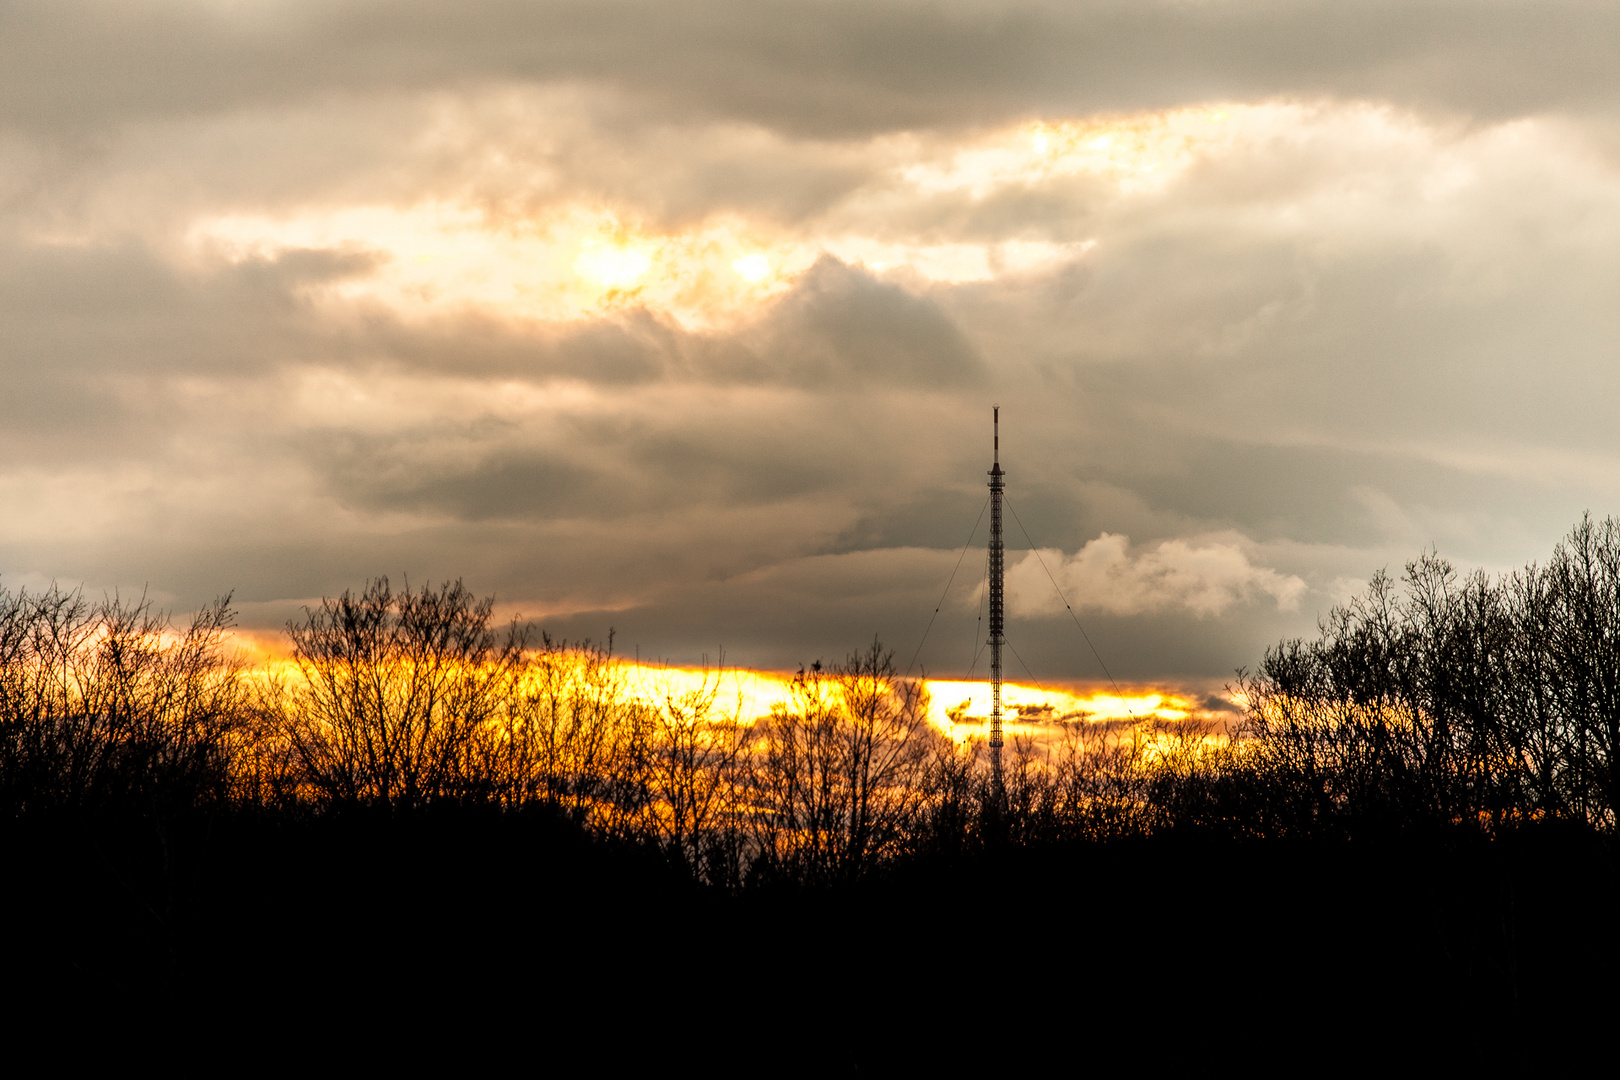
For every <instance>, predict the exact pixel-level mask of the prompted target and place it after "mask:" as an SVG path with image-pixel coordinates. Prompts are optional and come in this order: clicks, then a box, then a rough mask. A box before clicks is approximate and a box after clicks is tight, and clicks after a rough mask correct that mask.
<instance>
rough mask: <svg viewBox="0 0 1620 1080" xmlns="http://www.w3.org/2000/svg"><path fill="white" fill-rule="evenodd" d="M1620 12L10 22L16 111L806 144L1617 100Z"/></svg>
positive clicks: (395, 10) (1468, 9)
mask: <svg viewBox="0 0 1620 1080" xmlns="http://www.w3.org/2000/svg"><path fill="white" fill-rule="evenodd" d="M1617 20H1620V14H1617V13H1616V12H1615V11H1614V10H1613V9H1612V8H1610V7H1608V6H1606V5H1596V4H1583V3H1575V2H1567V3H1520V2H1500V0H1499V2H1494V3H1460V2H1455V0H1442V2H1429V3H1412V2H1403V3H1396V2H1389V0H1378V2H1372V3H1325V2H1323V3H1306V4H1281V3H1276V2H1270V0H1255V2H1234V3H1219V4H1186V3H1123V2H1117V0H1110V2H1102V3H1086V4H1079V3H1069V4H1050V3H1026V4H1019V5H1011V6H1010V5H1007V4H1003V3H955V4H942V3H928V4H924V3H909V2H907V3H888V4H873V3H832V4H829V3H763V4H762V3H737V2H731V0H710V2H707V3H694V4H682V5H678V6H671V5H668V4H663V3H655V2H621V3H604V2H593V3H588V4H587V3H578V2H571V3H541V4H536V3H527V2H525V3H518V2H515V0H509V2H501V3H485V4H480V5H478V6H476V7H472V8H469V7H468V6H467V5H465V4H452V3H446V2H424V0H418V2H415V3H398V2H391V3H386V4H385V3H379V2H375V0H354V2H350V3H340V4H334V3H321V4H316V3H287V4H282V5H271V6H268V7H258V6H254V7H247V6H244V5H230V6H212V5H207V6H205V5H201V4H187V3H179V2H172V3H168V4H163V5H153V4H147V5H140V6H136V7H130V6H127V5H122V4H114V3H109V2H83V0H81V2H78V3H68V2H61V0H53V2H51V3H45V2H40V0H36V2H33V3H17V4H12V5H9V6H8V7H7V9H6V15H5V16H4V21H3V23H0V41H3V42H5V43H6V45H5V46H4V47H3V49H0V72H3V73H4V75H3V76H0V101H4V102H6V103H7V104H6V107H5V109H4V113H3V115H4V118H5V119H4V122H5V123H6V124H7V125H9V126H14V127H16V126H22V127H27V128H31V129H33V130H35V131H45V130H49V131H54V132H62V131H66V130H72V129H74V128H79V129H81V130H82V129H94V128H95V127H98V126H100V125H104V124H108V123H121V122H124V121H126V120H128V119H131V118H136V117H142V116H157V115H196V114H198V113H201V112H213V111H221V110H235V109H242V108H249V107H258V106H263V105H266V104H284V103H288V102H296V101H307V100H311V99H315V98H320V97H324V96H328V95H330V94H332V93H334V92H338V91H352V90H362V91H364V90H371V89H387V90H400V89H405V90H412V89H422V88H450V87H463V86H465V85H466V84H467V83H468V82H469V81H479V80H484V81H508V80H516V81H542V82H548V81H592V82H599V83H604V84H607V85H614V86H620V87H624V88H626V89H628V90H631V91H633V92H635V93H637V94H639V95H642V96H645V97H647V98H649V99H650V100H652V101H654V102H657V103H660V104H661V105H662V106H663V107H664V108H670V107H674V108H677V109H679V108H685V109H689V110H699V111H701V112H704V113H707V114H710V115H718V116H729V117H736V118H740V119H746V120H749V121H754V122H759V123H763V124H766V125H768V126H772V127H778V128H781V129H783V130H793V131H797V132H801V133H811V132H816V133H823V134H835V133H836V134H849V133H856V132H871V131H878V130H893V129H899V128H913V127H929V126H938V125H942V124H943V125H946V126H952V125H956V124H961V123H964V122H967V123H975V122H979V123H982V122H992V121H997V120H1001V119H1003V118H1006V117H1009V116H1017V115H1020V114H1027V113H1029V112H1048V111H1057V112H1061V113H1076V112H1082V113H1084V112H1096V111H1108V110H1132V109H1141V108H1154V107H1161V106H1166V105H1171V104H1178V103H1181V102H1184V101H1188V100H1199V99H1203V100H1210V99H1219V98H1254V97H1264V96H1272V95H1279V94H1281V95H1299V94H1304V95H1319V94H1320V95H1333V96H1353V97H1354V96H1376V97H1380V98H1387V99H1391V100H1396V101H1400V102H1403V103H1406V104H1409V105H1413V106H1416V107H1421V108H1438V109H1442V110H1450V111H1456V112H1462V113H1467V114H1473V115H1480V116H1504V115H1521V114H1526V113H1535V112H1542V111H1546V110H1549V109H1557V108H1561V107H1569V106H1572V105H1576V106H1581V107H1584V106H1587V105H1590V104H1592V103H1594V102H1601V103H1603V104H1604V105H1605V106H1612V104H1613V102H1614V98H1615V89H1616V85H1617V83H1616V80H1617V78H1620V76H1617V75H1616V71H1617V70H1620V64H1617V63H1616V51H1615V50H1616V46H1615V44H1614V43H1615V42H1616V41H1620V32H1617V31H1620V25H1617Z"/></svg>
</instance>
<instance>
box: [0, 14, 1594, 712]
mask: <svg viewBox="0 0 1620 1080" xmlns="http://www.w3.org/2000/svg"><path fill="white" fill-rule="evenodd" d="M1617 331H1620V7H1616V6H1614V5H1612V4H1600V3H1558V2H1546V0H1540V2H1536V3H1500V2H1490V0H1479V2H1468V3H1460V2H1447V3H1434V2H1425V0H1400V2H1389V3H1383V2H1379V3H1360V2H1353V0H1334V2H1324V3H1282V2H1270V0H1268V2H1257V0H1175V2H1163V3H1155V2H1151V0H1130V2H1119V3H1090V2H1077V0H1068V2H1063V3H993V4H992V3H978V2H937V3H920V2H917V3H914V2H901V3H897V2H888V0H860V2H850V3H842V2H769V0H696V2H691V3H682V4H671V3H668V2H667V0H655V2H619V0H591V2H589V3H550V2H544V0H539V2H536V0H523V2H517V0H509V2H484V3H467V2H464V0H463V2H456V3H450V2H426V0H389V2H387V3H382V2H380V0H363V2H362V0H320V2H313V0H309V2H304V0H147V2H142V3H131V2H129V0H116V2H115V0H49V2H34V0H12V2H10V3H7V4H6V5H4V6H3V7H0V369H3V372H4V379H5V393H4V394H3V395H0V508H3V509H0V586H3V587H6V588H11V589H17V588H28V589H38V588H41V587H44V586H47V585H49V583H51V582H52V581H56V582H60V583H62V584H64V585H68V586H79V585H82V586H83V587H84V588H85V589H86V591H87V592H88V593H90V594H92V595H97V596H99V595H100V594H102V593H104V592H105V593H109V594H110V593H112V592H114V591H117V592H118V593H119V594H120V595H124V596H130V595H137V594H140V593H142V592H144V593H145V594H146V595H147V596H148V597H150V598H152V599H153V600H154V601H156V602H157V603H158V604H160V605H162V606H164V607H167V608H169V609H171V610H174V611H176V612H185V611H189V610H194V609H196V608H197V607H199V606H201V605H203V604H206V603H208V602H209V601H211V600H212V599H213V598H215V597H216V596H219V595H221V594H224V593H227V592H230V593H232V594H233V597H234V602H235V604H236V606H237V608H238V610H239V612H240V619H241V622H242V625H243V627H244V628H245V629H246V630H248V631H253V632H262V633H263V634H265V635H269V636H274V632H275V631H276V629H277V628H279V627H282V626H284V625H285V623H286V622H287V620H288V619H290V618H297V617H298V616H299V614H300V612H301V609H302V606H303V605H307V604H311V603H318V601H319V599H320V598H321V597H323V596H333V595H336V594H337V593H339V592H341V591H343V590H344V589H347V588H358V587H360V586H361V585H363V583H364V582H365V581H366V580H367V579H370V578H374V577H377V576H379V575H388V576H389V577H390V579H391V580H392V581H393V582H394V583H395V584H396V586H397V585H398V584H400V583H401V582H403V581H405V580H406V579H408V580H409V581H410V582H411V583H412V584H413V585H419V584H422V583H425V582H438V581H444V580H451V579H456V578H460V579H462V580H464V581H465V582H466V584H467V585H468V587H469V588H471V589H473V590H474V591H475V592H477V593H479V594H481V595H488V594H493V595H494V596H495V597H496V598H497V601H498V603H499V610H500V611H501V612H502V613H503V615H510V614H514V613H521V614H522V615H523V616H525V617H526V618H530V619H533V620H534V621H535V624H536V625H537V626H539V627H543V628H544V629H545V630H546V631H547V632H549V633H550V634H551V635H552V636H553V637H564V638H569V639H575V638H584V637H591V638H594V639H597V640H601V639H603V638H605V637H606V636H607V634H608V632H609V631H610V629H611V630H612V631H613V632H614V633H615V635H616V637H615V647H616V648H617V649H619V650H620V651H623V652H625V653H627V654H629V653H634V654H635V655H638V656H640V657H643V658H656V659H661V660H665V661H668V662H669V663H671V664H676V665H685V666H695V665H698V664H700V663H701V662H702V661H703V658H704V657H708V658H709V660H710V661H711V662H716V661H718V660H719V659H720V658H721V657H723V658H724V661H725V663H727V664H732V665H739V666H742V667H746V668H754V669H760V670H776V671H781V670H792V669H793V668H795V667H796V666H798V665H799V664H807V663H809V662H811V661H813V660H816V659H823V660H827V661H836V660H837V659H839V658H841V657H843V656H845V655H847V654H848V653H849V652H851V651H853V650H856V649H859V648H861V647H862V646H864V645H866V644H868V643H870V642H871V641H872V640H873V638H874V637H876V638H878V639H880V640H881V641H882V642H883V643H884V644H885V645H886V646H889V647H891V648H893V649H894V650H895V653H896V655H897V657H898V659H899V661H900V662H901V664H902V666H904V665H905V663H906V662H908V661H910V660H912V659H913V658H915V663H916V664H917V665H918V666H919V667H920V668H922V669H926V670H927V671H929V672H931V673H934V674H936V675H939V676H944V677H952V678H963V677H965V676H967V675H968V674H969V672H970V669H971V670H976V671H977V673H978V674H979V675H982V674H983V665H984V663H985V660H984V659H983V657H982V656H981V657H980V658H979V659H978V660H977V664H978V666H977V668H976V669H973V668H971V665H972V664H973V663H974V655H975V642H976V641H977V640H978V634H979V630H980V623H979V621H978V620H979V614H980V611H981V605H982V602H983V584H982V583H983V578H984V565H985V560H984V550H983V545H984V543H985V530H986V527H987V523H986V522H982V521H981V522H980V524H979V525H978V527H977V531H976V532H975V531H974V529H975V522H976V520H979V515H980V513H981V511H982V509H983V507H984V505H985V500H986V498H987V492H986V489H985V481H986V478H985V472H986V470H987V469H988V468H989V466H990V437H991V431H990V416H991V406H992V405H993V404H999V405H1000V407H1001V418H1002V427H1001V448H1002V454H1001V460H1002V465H1003V467H1004V468H1005V469H1006V471H1007V474H1008V497H1009V500H1010V505H1011V508H1012V514H1010V515H1009V517H1008V538H1007V539H1008V565H1009V570H1008V603H1009V625H1008V637H1009V640H1010V642H1011V644H1012V646H1013V649H1014V651H1015V656H1010V657H1009V660H1008V665H1009V675H1010V676H1012V675H1016V676H1017V677H1018V678H1020V679H1022V680H1024V681H1026V682H1028V683H1029V684H1031V685H1036V684H1044V683H1048V682H1050V683H1054V684H1055V683H1065V682H1067V683H1083V682H1087V681H1091V682H1096V681H1098V680H1106V679H1108V678H1110V677H1111V678H1113V679H1116V680H1118V681H1119V682H1120V683H1122V684H1133V685H1144V686H1161V687H1181V688H1192V690H1198V689H1199V688H1205V689H1207V688H1212V687H1218V686H1219V685H1220V684H1221V683H1222V682H1223V681H1224V680H1227V679H1230V678H1231V676H1232V673H1233V671H1234V669H1236V668H1238V667H1240V666H1248V667H1253V666H1254V664H1255V663H1256V662H1257V661H1258V660H1259V658H1260V657H1261V655H1262V654H1263V653H1264V650H1265V649H1266V648H1267V647H1268V645H1271V644H1274V643H1276V642H1277V641H1278V640H1280V639H1282V638H1285V637H1293V636H1298V635H1306V636H1309V635H1310V634H1312V633H1313V632H1314V628H1315V626H1316V622H1317V619H1318V618H1319V617H1320V615H1321V614H1322V613H1324V612H1325V611H1326V610H1327V609H1329V608H1330V607H1331V606H1332V605H1334V604H1336V603H1341V602H1343V601H1344V600H1346V599H1347V598H1348V597H1350V596H1352V595H1353V594H1355V593H1356V592H1358V591H1359V590H1360V589H1362V588H1363V587H1364V586H1365V583H1366V582H1367V580H1368V578H1370V577H1371V576H1372V575H1373V574H1374V573H1375V572H1377V571H1378V570H1380V569H1387V570H1388V571H1390V572H1391V573H1395V574H1398V573H1399V572H1400V568H1401V566H1402V565H1403V564H1404V563H1405V562H1406V561H1408V560H1410V559H1412V558H1413V557H1415V556H1416V555H1418V554H1419V553H1420V552H1421V551H1423V550H1425V549H1427V548H1435V549H1437V550H1438V551H1439V552H1440V553H1441V554H1442V555H1445V556H1447V557H1449V558H1450V559H1452V560H1453V562H1454V563H1456V564H1457V565H1458V566H1459V567H1462V568H1472V567H1483V568H1485V569H1487V570H1491V571H1499V570H1504V569H1508V568H1512V567H1515V566H1520V565H1523V564H1524V563H1526V562H1528V561H1531V560H1535V559H1544V558H1545V557H1546V556H1547V554H1548V553H1549V552H1550V551H1551V549H1552V546H1553V545H1554V544H1555V543H1556V542H1557V540H1558V539H1559V537H1561V536H1562V535H1563V534H1564V533H1566V532H1567V531H1568V530H1569V528H1570V527H1571V526H1572V525H1573V524H1574V523H1575V522H1576V521H1577V520H1578V519H1579V517H1580V515H1581V514H1582V513H1584V512H1587V511H1591V512H1592V513H1593V514H1595V515H1597V516H1603V515H1605V514H1607V513H1610V512H1612V511H1614V510H1616V509H1617V507H1616V503H1617V501H1620V498H1617V497H1620V426H1617V425H1616V424H1614V423H1613V422H1612V420H1611V415H1612V413H1613V410H1614V406H1615V404H1616V402H1617V401H1620V393H1617V392H1620V363H1617V361H1620V334H1617ZM970 536H971V542H970ZM964 545H967V546H966V548H965V549H964ZM1032 546H1033V547H1035V548H1037V549H1039V558H1037V557H1036V556H1035V555H1033V554H1031V552H1030V548H1031V547H1032ZM964 550H965V551H966V554H965V555H963V552H964ZM959 560H960V569H959V570H956V571H955V572H954V577H953V576H952V575H953V567H956V566H957V565H958V562H959ZM948 581H949V582H950V588H949V589H947V588H946V584H947V582H948ZM1054 583H1055V584H1056V586H1058V588H1054ZM1060 590H1061V595H1062V597H1063V599H1059V595H1060ZM942 597H943V599H942ZM1066 605H1067V606H1068V607H1072V610H1073V612H1074V616H1075V618H1074V619H1071V618H1070V614H1069V611H1068V610H1067V608H1066ZM936 607H938V608H939V612H938V614H937V616H936V615H935V612H934V609H935V608H936ZM931 619H932V626H931V627H930V620H931ZM1076 619H1077V620H1078V622H1079V624H1080V626H1079V627H1077V625H1076ZM1081 627H1083V630H1084V633H1083V634H1082V633H1081V629H1080V628H1081ZM925 630H926V632H927V637H926V641H925V640H924V632H925ZM1088 641H1089V644H1088ZM1105 669H1106V670H1105ZM1190 692H1192V691H1189V693H1190ZM1189 700H1196V698H1191V699H1189Z"/></svg>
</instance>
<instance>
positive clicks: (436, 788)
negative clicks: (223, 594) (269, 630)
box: [267, 578, 525, 809]
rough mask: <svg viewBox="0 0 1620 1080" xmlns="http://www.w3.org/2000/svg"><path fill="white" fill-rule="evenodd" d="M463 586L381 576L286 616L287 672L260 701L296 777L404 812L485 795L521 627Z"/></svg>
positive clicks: (333, 800) (319, 789) (322, 791)
mask: <svg viewBox="0 0 1620 1080" xmlns="http://www.w3.org/2000/svg"><path fill="white" fill-rule="evenodd" d="M493 608H494V598H493V597H488V598H485V599H483V600H475V599H474V598H473V596H472V594H471V593H469V592H468V591H467V589H466V588H465V587H464V586H463V585H462V584H461V582H460V581H457V582H455V583H454V584H446V585H442V586H440V587H439V589H437V590H434V589H432V588H431V587H430V586H424V587H423V588H422V589H420V590H418V591H415V592H413V591H411V589H410V588H409V586H407V587H406V589H405V590H404V591H403V592H400V593H395V592H393V591H392V590H391V589H390V588H389V585H388V579H387V578H378V579H377V580H376V581H373V582H370V583H368V584H367V586H366V588H365V589H364V590H363V591H362V592H360V593H359V594H358V595H356V594H354V593H351V592H348V591H345V592H344V593H343V595H342V596H340V597H338V598H337V599H335V600H330V599H326V600H322V601H321V606H320V607H319V608H317V609H306V613H305V618H304V620H303V621H302V622H301V623H289V624H288V628H287V631H288V634H289V635H290V636H291V638H292V641H293V662H294V665H295V668H296V674H295V675H294V677H292V678H290V679H286V680H283V681H282V682H280V683H278V684H276V685H275V686H274V687H273V689H272V691H271V692H270V693H269V695H268V699H267V700H268V705H269V708H270V709H271V711H272V712H273V714H274V716H275V718H276V720H277V722H278V724H277V726H278V728H279V730H280V732H281V733H282V735H283V737H284V738H285V739H286V740H287V743H288V745H289V746H290V747H291V750H292V756H293V759H294V761H295V763H296V767H297V770H298V777H299V780H300V782H301V783H302V784H304V785H305V786H306V787H307V789H308V790H309V791H310V793H311V794H312V795H314V796H315V797H316V798H317V799H318V800H319V801H320V802H322V803H323V804H326V805H362V804H363V805H376V806H381V807H386V808H400V809H411V808H415V807H419V806H422V805H424V804H426V803H428V802H431V801H434V800H441V799H460V798H483V797H486V796H487V795H489V794H490V792H491V790H492V788H494V787H495V786H496V782H497V780H498V777H494V776H490V775H489V774H487V773H486V772H485V771H484V768H485V767H486V766H487V765H488V763H489V762H490V761H491V757H492V755H491V754H490V753H489V749H488V745H487V744H488V741H489V740H491V739H499V738H502V737H503V733H502V732H500V731H498V730H496V729H495V727H494V725H492V723H491V722H492V721H496V720H499V719H500V718H502V716H503V708H504V707H505V705H506V704H507V701H508V699H509V696H510V695H511V694H512V693H513V692H514V690H515V689H516V686H517V684H518V680H519V677H520V675H521V673H522V667H523V651H524V644H525V635H524V631H523V630H522V629H521V628H520V627H519V626H518V625H517V624H516V623H515V622H514V623H513V624H512V625H511V626H510V627H509V628H508V629H507V630H506V632H505V633H504V634H503V633H498V632H497V631H495V630H494V629H492V628H491V626H490V619H491V614H492V611H493Z"/></svg>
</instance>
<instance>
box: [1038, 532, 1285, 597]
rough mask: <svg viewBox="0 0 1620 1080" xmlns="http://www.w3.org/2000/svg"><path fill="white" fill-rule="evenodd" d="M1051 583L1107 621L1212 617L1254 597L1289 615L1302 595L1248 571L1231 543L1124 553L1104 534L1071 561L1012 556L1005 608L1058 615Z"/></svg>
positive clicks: (1051, 553) (1263, 571) (1183, 543)
mask: <svg viewBox="0 0 1620 1080" xmlns="http://www.w3.org/2000/svg"><path fill="white" fill-rule="evenodd" d="M1043 561H1044V563H1045V566H1044V568H1043V566H1042V562H1043ZM1048 573H1050V574H1051V577H1050V578H1049V577H1048V576H1047V574H1048ZM1052 578H1055V579H1056V581H1057V584H1058V585H1059V586H1060V587H1061V588H1062V590H1063V595H1064V596H1065V597H1066V598H1067V599H1068V602H1069V604H1070V605H1072V606H1073V607H1074V608H1075V610H1077V611H1084V610H1087V609H1089V610H1093V611H1103V612H1107V613H1108V614H1111V615H1138V614H1142V613H1145V612H1151V611H1163V610H1174V609H1185V610H1188V611H1191V612H1192V613H1193V614H1195V615H1198V616H1212V615H1220V614H1222V613H1223V612H1225V611H1226V610H1227V609H1228V608H1230V607H1232V606H1233V605H1235V604H1241V603H1247V602H1249V601H1252V600H1255V599H1257V598H1259V597H1262V596H1269V597H1271V598H1272V599H1273V600H1274V601H1275V602H1276V605H1277V609H1278V610H1279V611H1295V610H1297V609H1298V607H1299V601H1300V597H1301V596H1303V595H1304V593H1305V591H1306V585H1305V582H1304V581H1303V580H1302V579H1300V578H1299V577H1296V576H1295V575H1293V574H1281V573H1278V572H1277V571H1276V570H1272V569H1270V568H1269V567H1264V566H1256V565H1254V564H1253V563H1252V562H1250V561H1249V557H1248V554H1247V553H1246V552H1245V551H1244V545H1243V544H1242V542H1241V541H1238V540H1233V539H1219V538H1213V537H1206V538H1192V539H1186V540H1165V541H1162V542H1160V543H1158V544H1155V545H1153V546H1152V547H1149V548H1146V549H1145V550H1139V551H1136V552H1132V551H1131V550H1130V538H1129V537H1127V536H1122V535H1119V534H1116V533H1106V532H1105V533H1103V534H1102V535H1101V536H1099V537H1097V539H1095V540H1092V541H1091V542H1090V543H1088V544H1086V546H1085V547H1083V548H1081V549H1080V550H1079V551H1077V552H1075V553H1074V554H1073V555H1065V554H1064V553H1063V552H1061V551H1058V550H1056V549H1047V550H1044V551H1042V552H1040V553H1039V554H1038V555H1037V553H1035V552H1029V553H1028V554H1026V555H1024V556H1023V557H1022V558H1019V559H1018V560H1017V561H1016V562H1014V563H1013V564H1012V565H1011V566H1009V567H1008V570H1007V593H1008V595H1007V603H1008V605H1009V607H1010V608H1012V609H1013V610H1015V611H1017V612H1018V613H1020V614H1026V615H1028V614H1054V613H1058V612H1061V611H1062V610H1063V601H1062V600H1059V599H1058V596H1057V592H1056V590H1055V589H1054V588H1053V582H1052Z"/></svg>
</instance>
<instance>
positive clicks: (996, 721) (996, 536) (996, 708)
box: [990, 405, 1006, 799]
mask: <svg viewBox="0 0 1620 1080" xmlns="http://www.w3.org/2000/svg"><path fill="white" fill-rule="evenodd" d="M991 420H992V423H993V424H994V431H995V440H996V442H995V466H994V468H992V469H991V470H990V770H991V772H992V774H993V783H994V784H995V790H996V797H997V798H998V799H999V798H1000V797H1001V645H1002V642H1003V641H1004V640H1005V636H1004V635H1003V633H1002V628H1003V619H1002V614H1003V611H1002V587H1001V577H1002V567H1003V562H1004V560H1003V558H1002V547H1001V492H1002V490H1003V484H1002V477H1003V476H1004V475H1006V474H1005V473H1003V472H1002V471H1001V406H1000V405H994V406H991Z"/></svg>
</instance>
